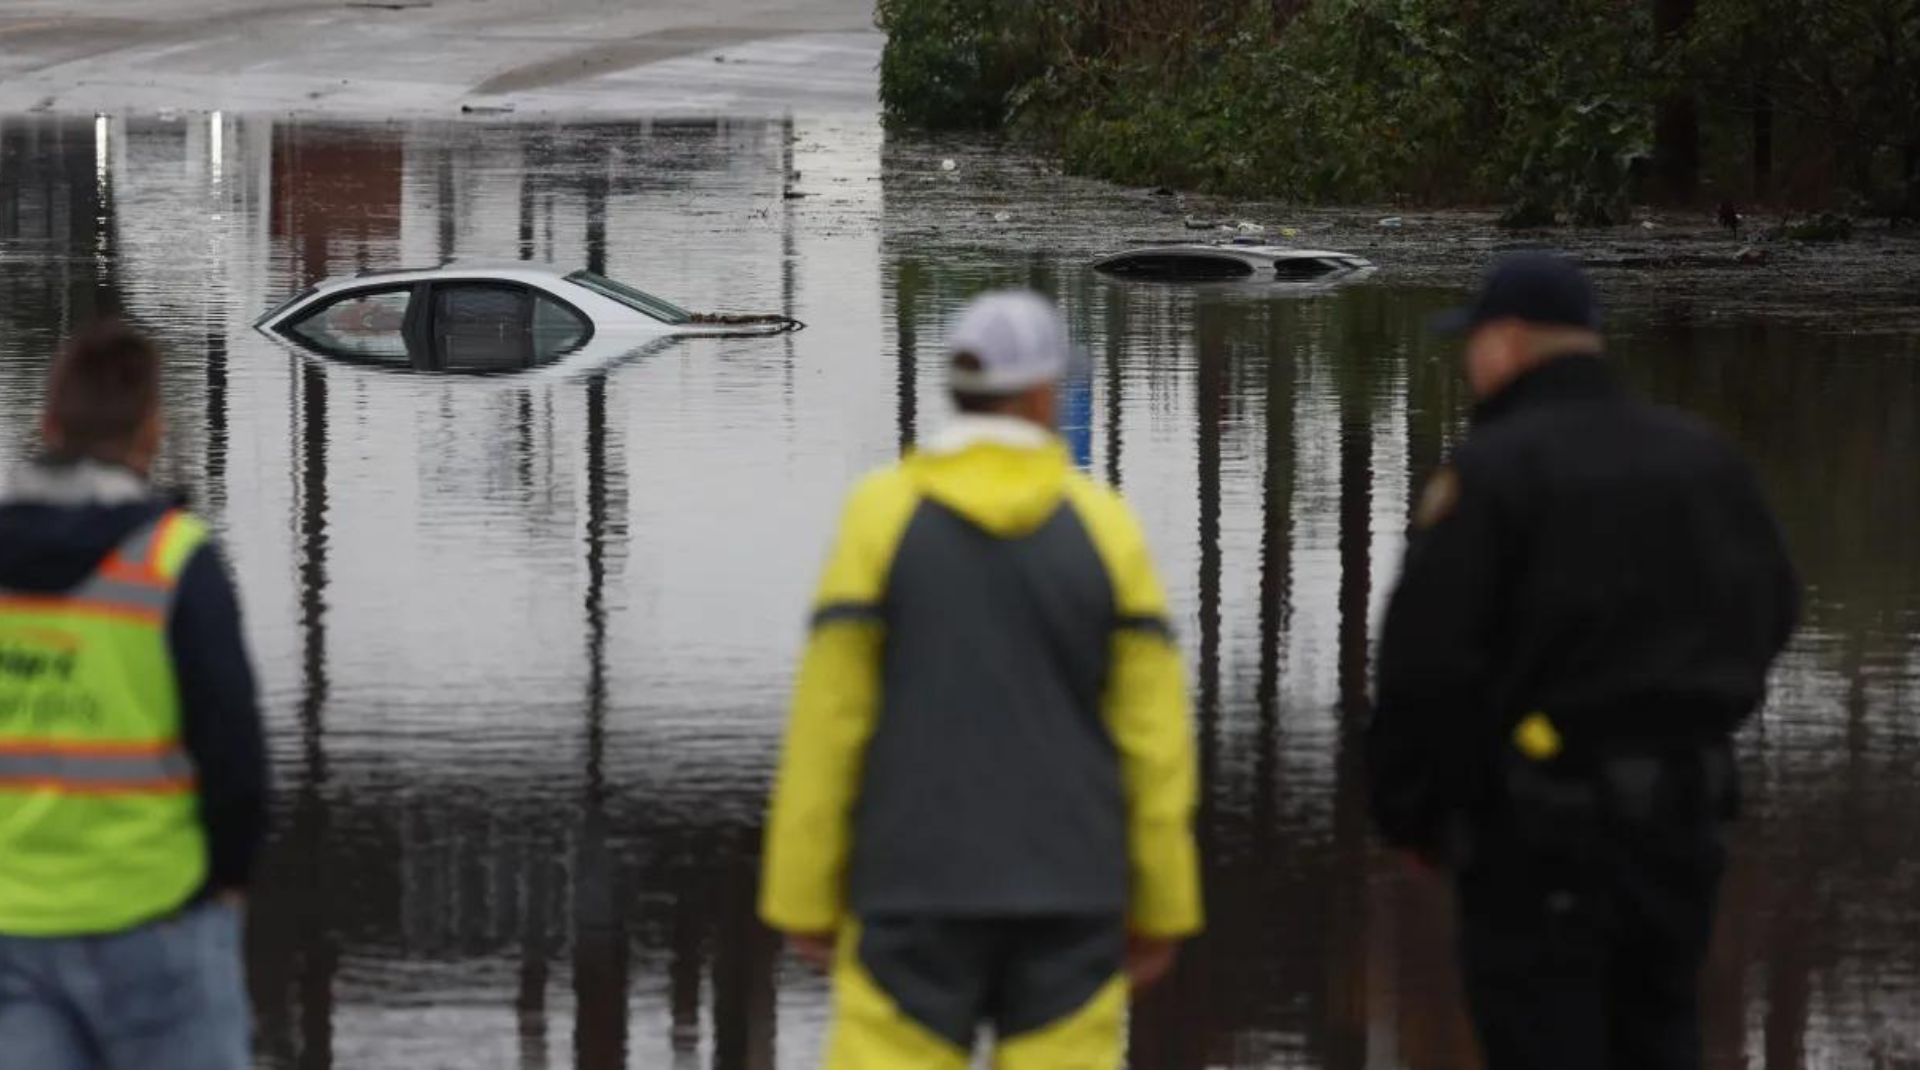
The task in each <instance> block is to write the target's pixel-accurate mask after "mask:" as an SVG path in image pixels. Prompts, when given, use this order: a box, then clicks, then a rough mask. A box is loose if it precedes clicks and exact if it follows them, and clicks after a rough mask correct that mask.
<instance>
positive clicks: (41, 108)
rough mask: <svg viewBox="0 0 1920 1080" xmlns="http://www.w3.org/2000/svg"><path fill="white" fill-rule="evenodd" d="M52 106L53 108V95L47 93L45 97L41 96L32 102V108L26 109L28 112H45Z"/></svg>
mask: <svg viewBox="0 0 1920 1080" xmlns="http://www.w3.org/2000/svg"><path fill="white" fill-rule="evenodd" d="M52 108H53V95H52V94H48V95H47V96H46V97H43V98H41V99H40V100H39V101H36V102H34V103H33V108H31V109H28V110H27V111H28V112H47V111H49V110H51V109H52Z"/></svg>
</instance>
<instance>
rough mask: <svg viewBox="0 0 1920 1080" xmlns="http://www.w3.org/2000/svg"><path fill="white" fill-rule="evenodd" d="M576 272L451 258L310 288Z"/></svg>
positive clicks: (548, 277) (525, 278) (328, 280)
mask: <svg viewBox="0 0 1920 1080" xmlns="http://www.w3.org/2000/svg"><path fill="white" fill-rule="evenodd" d="M576 272H577V271H576V270H568V269H563V268H561V267H559V266H555V265H553V264H552V263H538V262H508V261H506V260H471V261H468V260H459V259H455V260H452V261H450V262H445V263H441V264H440V265H438V266H408V267H397V268H395V269H392V270H368V271H364V272H361V273H358V274H337V275H335V276H333V277H330V278H325V279H323V280H321V281H318V282H315V283H314V286H313V288H314V290H315V291H316V292H330V291H332V290H334V289H338V288H341V287H344V286H348V285H378V284H382V283H384V282H390V281H433V280H445V279H448V278H462V277H473V276H476V275H477V276H481V277H500V278H510V279H513V280H516V281H552V280H556V279H559V278H564V277H566V276H567V275H568V274H571V273H576Z"/></svg>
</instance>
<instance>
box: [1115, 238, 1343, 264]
mask: <svg viewBox="0 0 1920 1080" xmlns="http://www.w3.org/2000/svg"><path fill="white" fill-rule="evenodd" d="M1128 255H1209V256H1220V257H1224V258H1232V257H1234V256H1236V255H1244V256H1251V257H1253V258H1260V259H1339V260H1354V259H1358V260H1360V261H1362V262H1364V261H1365V260H1364V259H1362V258H1361V256H1358V255H1355V254H1353V253H1352V252H1348V251H1329V250H1325V249H1322V248H1296V247H1282V246H1280V245H1277V244H1243V243H1226V244H1207V243H1191V242H1189V243H1180V242H1177V241H1176V242H1172V243H1165V244H1142V245H1140V246H1139V247H1132V248H1127V249H1126V250H1124V251H1116V252H1114V253H1112V254H1111V255H1106V256H1102V258H1103V259H1117V258H1122V257H1124V256H1128Z"/></svg>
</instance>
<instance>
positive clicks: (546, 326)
mask: <svg viewBox="0 0 1920 1080" xmlns="http://www.w3.org/2000/svg"><path fill="white" fill-rule="evenodd" d="M588 336H589V333H588V328H587V323H586V320H584V319H582V318H581V317H580V316H578V315H575V314H574V313H573V312H572V311H571V310H570V309H568V308H567V306H566V305H564V304H561V303H560V302H558V301H556V300H553V299H551V298H549V297H546V296H536V297H535V298H534V301H533V353H534V355H535V356H537V357H540V358H542V359H551V358H553V357H557V356H559V355H560V354H561V353H564V352H568V351H570V350H572V349H577V348H579V347H580V345H581V344H582V343H583V342H585V341H586V340H587V337H588Z"/></svg>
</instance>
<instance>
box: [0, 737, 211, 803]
mask: <svg viewBox="0 0 1920 1080" xmlns="http://www.w3.org/2000/svg"><path fill="white" fill-rule="evenodd" d="M4 787H16V788H17V787H29V788H53V789H55V790H59V791H64V792H68V793H70V794H89V793H91V794H116V793H122V792H160V793H165V792H175V791H191V790H193V787H194V771H193V759H192V758H189V757H188V756H187V752H186V750H185V749H184V748H183V747H181V746H180V745H179V744H178V743H100V744H84V743H83V744H78V745H73V744H67V745H62V744H60V743H54V742H44V741H42V742H34V741H29V740H9V739H0V788H4Z"/></svg>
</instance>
